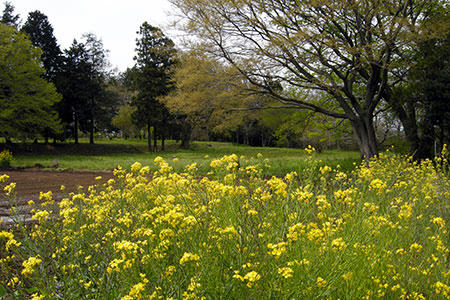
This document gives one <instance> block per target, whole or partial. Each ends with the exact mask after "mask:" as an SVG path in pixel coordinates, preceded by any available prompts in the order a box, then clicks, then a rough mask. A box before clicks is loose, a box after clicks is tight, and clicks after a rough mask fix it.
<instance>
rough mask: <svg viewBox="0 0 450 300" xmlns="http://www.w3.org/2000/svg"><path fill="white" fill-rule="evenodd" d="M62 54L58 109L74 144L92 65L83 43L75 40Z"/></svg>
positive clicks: (58, 79) (88, 92) (87, 90)
mask: <svg viewBox="0 0 450 300" xmlns="http://www.w3.org/2000/svg"><path fill="white" fill-rule="evenodd" d="M64 54H65V55H64V57H63V59H62V63H61V69H60V72H59V74H58V75H57V81H58V86H59V87H60V89H61V93H62V95H63V101H61V102H62V103H61V104H60V106H59V108H60V110H59V111H60V116H61V117H62V119H63V121H64V122H65V123H66V130H67V131H69V130H70V131H71V135H72V136H73V138H74V140H75V144H78V131H79V129H80V121H81V120H82V118H83V114H84V112H85V107H87V106H88V103H89V101H90V91H89V89H90V87H91V80H90V77H89V74H90V72H91V70H92V66H91V64H90V62H89V57H88V55H87V51H86V48H85V46H84V44H82V43H78V42H77V41H76V40H74V41H73V43H72V45H71V47H70V48H69V49H67V50H65V51H64Z"/></svg>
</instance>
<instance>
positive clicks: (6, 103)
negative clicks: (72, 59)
mask: <svg viewBox="0 0 450 300" xmlns="http://www.w3.org/2000/svg"><path fill="white" fill-rule="evenodd" d="M41 53H42V52H41V50H40V49H39V48H36V47H34V46H33V45H32V44H31V42H30V41H29V40H28V39H27V38H26V35H25V34H23V33H19V32H17V31H16V30H15V29H14V28H12V27H8V26H6V25H4V24H0V100H1V101H0V136H3V137H5V138H11V137H20V138H34V137H36V136H37V135H38V134H39V133H41V132H42V131H43V129H44V128H49V129H51V130H53V131H55V132H56V131H58V130H60V125H59V122H58V117H57V114H56V112H55V111H54V110H53V108H52V105H53V104H54V103H55V102H57V101H59V100H60V98H61V97H60V95H59V94H58V93H57V92H56V89H55V87H54V85H53V84H51V83H48V82H47V81H46V80H45V79H43V78H42V77H41V75H42V74H43V73H44V69H43V68H42V62H41V61H40V55H41Z"/></svg>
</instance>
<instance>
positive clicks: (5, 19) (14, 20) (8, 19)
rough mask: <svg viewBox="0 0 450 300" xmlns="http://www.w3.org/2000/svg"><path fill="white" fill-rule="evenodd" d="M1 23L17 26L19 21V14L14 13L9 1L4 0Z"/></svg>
mask: <svg viewBox="0 0 450 300" xmlns="http://www.w3.org/2000/svg"><path fill="white" fill-rule="evenodd" d="M0 22H1V23H3V24H5V25H7V26H12V27H14V28H17V27H18V26H19V22H20V16H19V15H14V5H12V4H11V3H10V2H5V8H4V9H3V15H2V19H1V20H0Z"/></svg>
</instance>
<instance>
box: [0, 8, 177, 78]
mask: <svg viewBox="0 0 450 300" xmlns="http://www.w3.org/2000/svg"><path fill="white" fill-rule="evenodd" d="M4 2H5V0H1V2H0V7H1V9H0V13H1V12H3V9H4V4H3V3H4ZM8 2H10V3H11V4H12V5H14V7H15V10H14V12H15V14H20V18H21V20H22V23H23V22H25V21H26V19H27V17H28V13H29V12H32V11H35V10H39V11H41V12H42V13H43V14H45V15H46V16H47V17H48V20H49V22H50V23H51V24H52V26H53V33H54V35H55V37H56V39H57V40H58V44H59V45H60V47H61V50H63V49H66V48H69V47H70V45H71V44H72V41H73V39H74V38H75V39H77V40H80V39H81V36H82V34H83V33H87V32H92V33H94V34H95V35H96V36H97V37H98V38H100V39H101V40H102V41H103V45H104V47H105V49H108V50H109V51H110V52H109V60H110V62H111V65H112V66H113V67H117V68H118V69H119V71H124V70H125V69H126V68H127V67H132V66H133V64H134V62H133V56H134V48H135V44H136V37H137V35H136V31H138V30H139V26H140V25H141V24H142V23H143V22H144V21H147V22H148V23H149V24H150V25H153V26H158V27H160V28H161V29H162V30H163V32H164V33H165V34H166V35H167V36H169V37H171V38H173V37H172V36H171V34H170V30H169V28H168V25H169V23H170V21H171V20H172V17H170V16H169V12H170V11H171V10H172V11H173V7H172V6H171V5H170V3H169V2H168V1H167V0H125V1H124V0H9V1H8Z"/></svg>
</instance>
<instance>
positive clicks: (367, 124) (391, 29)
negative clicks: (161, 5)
mask: <svg viewBox="0 0 450 300" xmlns="http://www.w3.org/2000/svg"><path fill="white" fill-rule="evenodd" d="M171 2H172V3H174V4H175V5H176V6H177V7H178V8H179V9H180V11H181V13H182V14H183V15H184V16H185V17H186V19H187V20H188V21H187V22H184V23H182V24H185V25H186V26H184V27H183V29H184V30H186V31H188V32H189V33H190V34H194V35H195V36H196V37H197V38H198V39H199V40H200V41H201V42H202V44H201V45H202V49H203V50H204V51H207V52H208V53H211V54H212V55H215V56H216V57H217V58H218V59H220V60H221V61H227V62H228V63H229V64H230V65H232V66H233V67H234V68H235V69H237V70H238V71H239V73H240V74H242V75H243V76H244V77H245V78H246V80H247V81H248V82H250V83H251V87H252V90H253V91H255V92H262V93H265V94H268V95H271V96H273V97H274V98H275V99H277V100H279V101H280V102H281V103H282V105H283V106H285V105H288V106H291V107H293V108H298V109H308V110H311V111H314V112H319V113H322V114H325V115H328V116H331V117H334V118H338V119H348V120H349V121H350V122H351V125H352V129H353V132H354V136H355V138H356V140H357V142H358V144H359V146H360V152H361V155H364V156H365V157H372V156H374V155H376V154H377V153H378V148H377V146H378V145H377V136H376V134H375V128H374V126H373V120H374V114H375V109H376V108H377V106H378V104H379V103H380V102H381V101H383V99H384V100H386V99H388V98H389V97H390V90H391V89H392V87H393V86H394V85H395V84H396V83H397V82H398V81H397V80H396V79H395V78H397V76H398V74H397V71H398V68H399V67H401V66H403V65H405V64H407V63H409V62H408V61H407V58H406V55H405V54H407V53H408V52H409V51H410V47H411V46H410V45H411V43H412V42H413V41H417V40H419V39H421V38H423V37H424V36H426V35H429V34H435V33H437V32H438V31H436V30H433V29H435V28H437V27H439V26H428V24H427V26H423V21H424V19H426V18H427V15H428V14H429V12H430V11H431V10H433V9H435V8H436V7H440V6H443V5H445V1H440V0H433V1H429V0H417V1H410V0H400V1H394V0H387V1H367V0H355V1H334V0H301V1H285V0H271V1H266V0H253V1H248V0H243V1H236V0H171ZM447 23H448V22H447ZM442 25H443V26H442V27H444V28H445V27H447V28H448V24H442ZM405 58H406V59H405ZM292 90H294V91H301V92H302V93H303V97H297V96H296V93H291V92H290V91H292ZM305 94H307V96H305ZM318 95H319V96H320V98H319V99H320V101H317V100H316V96H318ZM322 95H325V97H322ZM310 96H312V97H310Z"/></svg>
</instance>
